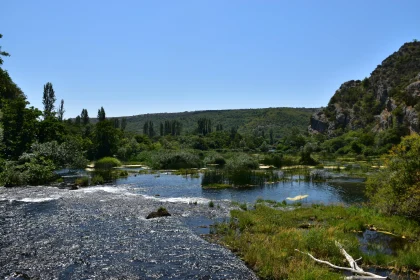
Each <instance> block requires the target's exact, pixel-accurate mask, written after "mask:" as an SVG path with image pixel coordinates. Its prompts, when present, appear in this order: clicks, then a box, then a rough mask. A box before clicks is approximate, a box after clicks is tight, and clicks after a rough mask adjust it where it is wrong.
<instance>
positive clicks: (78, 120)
mask: <svg viewBox="0 0 420 280" xmlns="http://www.w3.org/2000/svg"><path fill="white" fill-rule="evenodd" d="M74 123H75V124H76V125H80V116H77V117H76V119H75V121H74Z"/></svg>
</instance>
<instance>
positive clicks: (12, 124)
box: [1, 97, 41, 159]
mask: <svg viewBox="0 0 420 280" xmlns="http://www.w3.org/2000/svg"><path fill="white" fill-rule="evenodd" d="M27 105H28V102H27V101H26V100H25V98H23V97H17V98H15V99H10V100H4V103H3V109H2V113H3V116H2V119H1V122H2V125H3V144H4V146H3V147H2V148H3V154H4V155H5V157H6V158H8V159H17V158H18V157H19V156H20V155H21V154H22V153H23V152H24V151H27V150H29V147H30V145H31V144H32V143H33V142H34V141H35V137H36V135H37V131H38V122H37V118H38V117H39V116H40V115H41V112H40V111H39V110H38V109H34V108H33V107H31V108H26V106H27Z"/></svg>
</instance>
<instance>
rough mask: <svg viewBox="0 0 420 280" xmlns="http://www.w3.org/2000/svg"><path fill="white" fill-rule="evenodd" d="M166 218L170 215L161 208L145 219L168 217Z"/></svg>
mask: <svg viewBox="0 0 420 280" xmlns="http://www.w3.org/2000/svg"><path fill="white" fill-rule="evenodd" d="M168 216H171V214H169V212H168V210H166V209H165V208H163V207H160V208H159V209H158V210H157V211H156V212H152V213H150V214H149V215H147V217H146V219H153V218H159V217H168Z"/></svg>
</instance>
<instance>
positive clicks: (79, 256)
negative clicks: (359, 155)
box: [0, 174, 364, 279]
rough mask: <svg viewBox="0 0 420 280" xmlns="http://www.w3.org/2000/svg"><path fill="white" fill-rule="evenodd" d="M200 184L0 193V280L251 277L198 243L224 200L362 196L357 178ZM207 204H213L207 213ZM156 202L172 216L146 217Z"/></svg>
mask: <svg viewBox="0 0 420 280" xmlns="http://www.w3.org/2000/svg"><path fill="white" fill-rule="evenodd" d="M200 182H201V179H200V178H198V179H197V178H196V179H191V178H187V179H186V178H183V177H182V176H174V175H167V174H160V176H157V175H152V174H151V175H138V176H135V177H134V176H132V177H128V178H126V179H119V180H117V182H116V184H114V185H106V186H97V187H89V188H84V189H80V190H76V191H70V190H68V189H59V188H55V187H45V186H39V187H23V188H13V189H5V188H0V252H1V253H0V278H2V279H3V278H6V277H8V276H10V275H11V274H12V273H14V272H16V271H20V272H23V273H26V274H27V275H29V276H30V277H31V278H33V279H256V277H255V275H254V273H253V272H252V271H250V270H249V269H248V268H247V267H246V266H245V264H244V263H243V262H242V261H240V260H239V259H238V258H237V257H236V256H235V255H234V254H232V253H231V252H230V251H228V250H226V249H224V248H222V247H220V246H218V245H215V244H210V243H208V242H206V241H205V240H203V239H202V238H201V237H200V234H201V233H206V232H208V225H209V224H211V223H213V222H214V221H220V220H223V219H226V218H227V217H228V216H229V211H230V210H231V209H232V207H233V206H232V204H231V201H232V200H234V201H240V202H249V203H253V202H254V201H255V200H256V199H257V198H260V197H261V198H264V199H275V200H280V201H281V200H284V199H285V198H287V197H293V196H296V195H300V194H307V195H309V196H308V197H307V198H306V199H305V201H304V202H305V203H351V202H360V201H363V200H364V196H363V185H362V184H360V182H359V183H357V182H356V183H354V182H352V183H349V182H336V183H329V184H311V183H307V182H300V183H299V182H289V183H280V184H275V185H268V186H265V187H256V188H249V189H241V190H239V189H224V190H203V189H202V188H201V186H200ZM157 195H159V196H157ZM210 200H213V201H214V202H215V204H216V207H214V208H209V207H208V202H209V201H210ZM194 202H197V204H194ZM160 206H163V207H165V208H167V209H168V211H169V212H170V213H171V214H172V216H171V217H166V218H158V219H152V220H146V219H145V218H144V217H145V216H147V214H148V213H150V212H151V211H155V210H156V209H157V208H158V207H160Z"/></svg>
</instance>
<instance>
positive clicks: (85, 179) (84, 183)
mask: <svg viewBox="0 0 420 280" xmlns="http://www.w3.org/2000/svg"><path fill="white" fill-rule="evenodd" d="M74 183H75V184H76V185H78V186H80V187H87V186H89V177H87V176H84V177H80V178H77V179H76V181H75V182H74Z"/></svg>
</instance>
